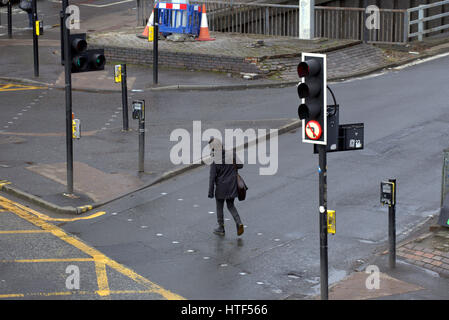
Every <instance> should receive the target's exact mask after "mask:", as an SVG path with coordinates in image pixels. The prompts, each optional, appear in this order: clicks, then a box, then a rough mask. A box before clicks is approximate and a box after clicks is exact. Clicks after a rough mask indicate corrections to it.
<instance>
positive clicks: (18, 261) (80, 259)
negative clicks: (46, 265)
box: [0, 258, 95, 263]
mask: <svg viewBox="0 0 449 320" xmlns="http://www.w3.org/2000/svg"><path fill="white" fill-rule="evenodd" d="M92 261H95V260H94V259H93V258H66V259H20V260H0V262H1V263H38V262H92Z"/></svg>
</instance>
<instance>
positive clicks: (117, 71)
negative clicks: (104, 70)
mask: <svg viewBox="0 0 449 320" xmlns="http://www.w3.org/2000/svg"><path fill="white" fill-rule="evenodd" d="M114 80H115V83H119V82H122V66H121V65H120V64H116V65H115V66H114Z"/></svg>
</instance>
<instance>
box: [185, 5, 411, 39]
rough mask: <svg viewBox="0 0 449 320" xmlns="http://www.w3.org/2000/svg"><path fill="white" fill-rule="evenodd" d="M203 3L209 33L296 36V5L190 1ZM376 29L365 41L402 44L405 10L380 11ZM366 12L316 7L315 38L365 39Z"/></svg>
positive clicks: (405, 29) (405, 35)
mask: <svg viewBox="0 0 449 320" xmlns="http://www.w3.org/2000/svg"><path fill="white" fill-rule="evenodd" d="M190 3H195V4H203V3H204V4H206V6H207V16H208V23H209V28H210V30H211V31H222V32H238V33H253V34H263V35H274V36H286V37H295V38H297V37H298V36H299V6H298V5H277V4H259V3H239V2H224V1H214V0H212V1H207V0H193V1H190ZM379 15H380V16H379V22H380V25H379V28H378V29H376V30H370V31H369V34H368V41H373V42H405V41H406V40H407V38H406V37H407V28H408V22H407V20H406V18H407V11H406V10H395V9H380V10H379ZM364 23H365V9H363V8H344V7H323V6H316V7H315V36H316V37H324V38H332V39H354V40H363V39H364V34H363V32H364V29H365V28H364Z"/></svg>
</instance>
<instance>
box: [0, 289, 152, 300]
mask: <svg viewBox="0 0 449 320" xmlns="http://www.w3.org/2000/svg"><path fill="white" fill-rule="evenodd" d="M109 293H110V294H143V293H153V292H152V291H151V290H110V291H109ZM70 295H97V292H93V291H78V290H77V291H62V292H31V293H10V294H0V299H1V298H24V297H36V296H41V297H52V296H70Z"/></svg>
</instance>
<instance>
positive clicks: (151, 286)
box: [0, 196, 185, 300]
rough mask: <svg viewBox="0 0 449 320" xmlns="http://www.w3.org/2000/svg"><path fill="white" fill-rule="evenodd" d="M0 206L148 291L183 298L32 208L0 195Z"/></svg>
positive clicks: (101, 282) (173, 298)
mask: <svg viewBox="0 0 449 320" xmlns="http://www.w3.org/2000/svg"><path fill="white" fill-rule="evenodd" d="M0 206H2V207H3V208H5V209H7V210H9V211H11V212H13V213H15V214H16V215H17V216H19V217H21V218H22V219H24V220H26V221H28V222H30V223H32V224H34V225H35V226H38V227H40V228H42V229H43V230H48V231H49V232H51V233H52V234H53V235H55V236H56V237H58V238H59V239H61V240H63V241H65V242H67V243H68V244H71V245H72V246H74V247H76V248H77V249H79V250H81V251H82V252H84V253H85V254H87V255H89V256H91V257H93V259H94V260H95V261H96V262H100V263H103V264H104V265H105V266H108V267H110V268H112V269H114V270H116V271H117V272H119V273H121V274H123V275H125V276H127V277H128V278H130V279H132V280H134V281H135V282H137V283H139V284H142V285H143V286H145V287H146V288H148V290H149V293H156V294H159V295H161V296H162V297H164V298H165V299H169V300H184V299H185V298H183V297H182V296H180V295H178V294H176V293H173V292H171V291H168V290H166V289H164V288H162V287H161V286H159V285H157V284H155V283H153V282H151V281H150V280H148V279H146V278H144V277H142V276H141V275H139V274H137V273H136V272H134V271H133V270H131V269H130V268H127V267H125V266H123V265H121V264H119V263H117V262H116V261H114V260H112V259H110V258H108V257H106V256H105V255H104V254H103V253H101V252H100V251H98V250H97V249H94V248H92V247H89V246H88V245H86V244H85V243H84V242H82V241H80V240H78V239H76V238H74V237H72V236H70V235H68V234H67V233H66V232H65V231H63V230H62V229H60V228H58V227H57V226H55V225H53V224H50V223H47V222H45V221H44V220H43V219H41V218H39V217H38V216H36V215H33V214H31V212H30V211H31V210H32V209H30V208H27V207H23V206H21V205H20V204H17V203H15V202H13V201H11V200H8V199H6V198H4V197H2V196H0ZM32 211H34V210H32ZM97 274H98V272H97ZM101 276H104V274H101ZM98 281H99V285H101V286H102V287H99V290H104V289H105V283H104V279H100V280H98ZM97 293H98V294H100V293H99V292H97ZM101 293H105V291H101ZM109 293H110V292H109ZM0 297H1V296H0Z"/></svg>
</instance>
